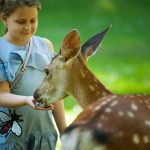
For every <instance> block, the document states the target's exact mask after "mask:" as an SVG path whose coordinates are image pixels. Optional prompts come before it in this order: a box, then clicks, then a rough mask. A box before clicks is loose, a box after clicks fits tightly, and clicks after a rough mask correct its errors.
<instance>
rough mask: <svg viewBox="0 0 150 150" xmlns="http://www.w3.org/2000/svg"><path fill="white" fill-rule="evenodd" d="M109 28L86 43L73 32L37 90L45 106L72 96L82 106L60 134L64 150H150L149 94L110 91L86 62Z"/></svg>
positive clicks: (66, 38)
mask: <svg viewBox="0 0 150 150" xmlns="http://www.w3.org/2000/svg"><path fill="white" fill-rule="evenodd" d="M109 29H110V26H109V27H107V28H106V29H105V30H103V31H102V32H100V33H98V34H96V35H94V36H92V37H91V38H89V39H88V40H87V41H86V42H85V43H84V44H83V45H81V42H80V35H79V31H78V30H77V29H73V30H71V31H70V32H69V33H68V34H67V35H66V36H65V38H64V40H63V42H62V43H61V46H60V51H59V53H58V54H56V55H55V57H54V58H53V60H52V61H51V63H50V64H49V65H48V66H47V67H46V69H45V73H46V77H45V79H44V80H43V82H42V83H41V85H40V86H39V87H38V88H37V89H36V91H35V93H34V99H35V100H36V102H38V103H39V105H41V106H42V107H46V106H47V105H49V104H53V103H54V102H57V101H59V100H61V99H63V98H65V97H67V96H68V95H71V96H73V97H74V98H75V99H76V100H77V102H78V104H79V105H80V106H81V107H82V108H83V111H82V112H81V113H80V114H79V115H78V116H77V117H76V119H75V120H74V121H73V122H72V123H71V124H70V125H69V126H68V127H67V128H66V129H65V131H64V132H63V134H62V135H61V143H62V150H150V95H149V94H125V95H123V94H122V95H121V94H116V93H112V92H111V91H110V90H108V89H107V88H106V87H105V86H104V85H103V84H102V83H101V82H100V81H99V80H98V79H97V78H96V76H95V75H94V74H93V73H92V71H90V69H89V68H88V66H87V61H88V59H89V58H90V56H92V55H93V54H95V53H96V50H97V48H98V46H99V45H100V44H101V42H102V40H103V38H104V36H105V35H106V33H107V31H108V30H109Z"/></svg>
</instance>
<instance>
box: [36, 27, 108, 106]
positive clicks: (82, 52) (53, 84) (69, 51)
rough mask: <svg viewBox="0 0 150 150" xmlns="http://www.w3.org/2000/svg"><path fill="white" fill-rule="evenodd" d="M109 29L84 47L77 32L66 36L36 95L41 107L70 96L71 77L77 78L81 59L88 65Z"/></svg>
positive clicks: (97, 35)
mask: <svg viewBox="0 0 150 150" xmlns="http://www.w3.org/2000/svg"><path fill="white" fill-rule="evenodd" d="M109 28H110V27H108V28H107V29H105V30H104V31H103V32H101V33H98V34H96V35H94V36H92V37H91V38H90V39H89V40H87V42H85V43H84V44H83V45H82V46H81V45H80V36H79V33H78V31H77V30H72V31H71V32H69V33H68V34H67V35H66V36H65V38H64V40H63V42H62V44H61V48H60V52H59V54H57V55H56V56H55V57H54V58H53V60H52V61H51V63H50V64H49V65H48V67H47V68H45V73H46V77H45V79H44V80H43V82H42V84H41V85H40V87H39V88H38V89H37V90H36V91H35V93H34V98H35V100H37V101H38V102H40V105H41V106H47V105H48V104H51V103H54V102H56V101H58V100H61V99H63V98H64V97H66V96H67V95H69V94H70V93H69V85H71V84H72V81H71V80H72V78H71V76H72V75H73V76H75V72H78V71H79V69H80V66H79V65H77V64H78V63H77V62H78V60H79V58H80V61H82V63H83V64H86V61H87V58H88V57H89V56H91V55H92V54H93V53H95V52H96V49H97V47H98V46H99V44H100V43H101V41H102V39H103V37H104V35H105V33H106V32H107V31H108V29H109ZM75 65H76V66H75ZM72 86H74V85H72Z"/></svg>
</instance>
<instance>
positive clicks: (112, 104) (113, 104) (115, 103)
mask: <svg viewBox="0 0 150 150" xmlns="http://www.w3.org/2000/svg"><path fill="white" fill-rule="evenodd" d="M117 104H118V101H113V102H112V103H111V104H110V106H111V107H114V106H115V105H117Z"/></svg>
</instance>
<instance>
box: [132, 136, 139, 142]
mask: <svg viewBox="0 0 150 150" xmlns="http://www.w3.org/2000/svg"><path fill="white" fill-rule="evenodd" d="M132 140H133V143H134V144H139V143H140V138H139V136H138V134H134V135H133V137H132Z"/></svg>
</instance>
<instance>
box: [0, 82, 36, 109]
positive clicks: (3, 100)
mask: <svg viewBox="0 0 150 150" xmlns="http://www.w3.org/2000/svg"><path fill="white" fill-rule="evenodd" d="M24 105H30V106H31V107H33V108H35V105H34V103H33V97H32V96H21V95H15V94H11V93H10V88H9V84H8V82H7V81H3V82H0V106H1V107H9V108H15V107H20V106H24Z"/></svg>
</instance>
